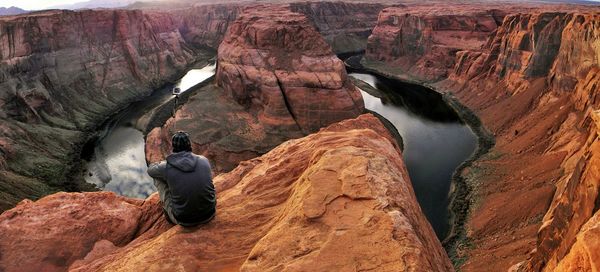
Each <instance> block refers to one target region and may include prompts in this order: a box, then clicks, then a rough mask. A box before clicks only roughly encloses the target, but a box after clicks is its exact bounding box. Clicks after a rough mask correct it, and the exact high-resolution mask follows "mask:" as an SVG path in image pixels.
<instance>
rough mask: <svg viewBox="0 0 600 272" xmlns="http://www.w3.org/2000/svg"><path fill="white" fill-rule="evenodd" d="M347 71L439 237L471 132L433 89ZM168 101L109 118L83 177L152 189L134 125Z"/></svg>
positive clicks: (204, 74)
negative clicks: (392, 144)
mask: <svg viewBox="0 0 600 272" xmlns="http://www.w3.org/2000/svg"><path fill="white" fill-rule="evenodd" d="M348 72H349V75H350V76H351V77H353V78H356V79H359V80H361V81H363V82H364V83H366V84H368V85H370V86H371V87H372V88H374V89H372V90H370V92H366V91H365V90H361V93H362V95H363V99H364V101H365V106H366V108H367V109H369V110H371V111H374V112H377V113H379V114H380V115H382V116H383V117H385V118H386V119H388V120H389V121H390V122H391V123H392V124H393V125H394V126H395V127H396V129H397V130H398V132H399V133H400V135H401V136H402V139H403V144H404V152H403V156H404V161H405V163H406V166H407V169H408V172H409V175H410V178H411V181H412V184H413V187H414V190H415V194H416V196H417V200H418V201H419V204H420V205H421V208H422V209H423V212H424V213H425V215H426V216H427V218H428V220H429V222H430V223H431V225H432V226H433V228H434V230H435V231H436V233H437V235H438V237H439V238H440V239H443V238H444V236H445V235H446V232H447V231H448V204H449V196H448V193H449V190H450V184H451V179H452V174H453V172H454V171H455V169H456V168H457V167H458V166H459V165H460V164H461V163H462V162H463V161H465V160H466V159H468V158H469V157H470V156H471V154H472V153H473V152H474V150H475V149H476V147H477V139H476V136H475V134H474V133H473V132H472V131H471V130H470V129H469V127H468V126H467V125H465V123H464V122H462V121H461V120H460V118H459V117H458V115H457V114H456V112H455V111H454V110H453V109H452V108H451V107H450V106H448V104H446V102H445V101H444V100H443V99H442V96H441V95H440V94H438V93H436V92H435V91H433V90H430V89H428V88H425V87H422V86H419V85H412V84H407V83H404V82H401V81H398V80H394V79H389V78H385V77H382V76H379V75H376V74H372V73H369V72H366V71H364V70H356V69H352V68H348ZM214 73H215V65H214V64H211V65H209V66H206V67H204V68H202V69H193V70H190V71H189V72H188V73H187V74H186V75H185V76H184V77H183V78H181V80H180V81H179V82H177V84H176V86H178V87H180V88H181V89H182V91H186V90H188V89H190V88H192V87H193V86H196V85H197V84H198V83H201V82H203V81H204V80H206V79H208V78H209V77H211V76H212V75H213V74H214ZM363 88H364V86H363ZM170 99H173V96H172V95H171V88H170V87H166V88H163V89H161V90H157V91H156V92H154V93H153V94H152V95H151V96H149V97H148V98H146V99H144V100H143V101H140V102H136V103H133V104H132V105H130V106H129V107H127V109H125V110H124V111H122V112H120V113H119V114H117V115H116V116H115V117H114V118H111V119H110V121H108V122H107V123H106V124H105V125H104V126H103V128H102V130H100V132H99V133H98V138H97V139H96V140H94V141H93V142H92V144H93V149H92V152H91V155H89V154H88V158H87V159H88V161H89V162H88V163H87V167H86V171H85V173H84V175H85V179H86V181H87V182H89V183H93V184H95V185H96V186H97V187H98V188H100V189H103V190H107V191H113V192H116V193H118V194H121V195H125V196H129V197H138V198H144V197H147V196H148V195H150V194H151V193H152V192H154V191H155V190H156V189H155V188H154V185H153V182H152V179H151V178H150V177H149V176H148V175H147V174H146V170H147V166H146V160H145V153H144V133H143V129H141V128H139V127H136V123H137V122H138V120H139V119H140V118H141V117H142V116H143V115H144V114H145V113H146V112H148V111H150V110H152V109H154V108H156V107H158V106H160V105H162V104H164V103H166V102H168V101H169V100H170Z"/></svg>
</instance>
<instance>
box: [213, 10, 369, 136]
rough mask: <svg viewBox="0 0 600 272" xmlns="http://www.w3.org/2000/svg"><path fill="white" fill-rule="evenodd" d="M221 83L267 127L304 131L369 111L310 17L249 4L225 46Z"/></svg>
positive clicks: (221, 54) (221, 48) (220, 55)
mask: <svg viewBox="0 0 600 272" xmlns="http://www.w3.org/2000/svg"><path fill="white" fill-rule="evenodd" d="M218 60H219V67H218V70H217V79H216V80H217V84H218V85H219V86H221V87H222V88H223V89H224V90H225V91H226V92H227V93H228V94H229V95H230V96H232V97H233V98H234V99H235V100H236V101H238V102H239V103H240V104H242V105H243V106H245V107H247V108H249V110H250V111H251V112H253V113H254V114H255V115H257V116H258V119H259V120H260V121H261V122H262V123H264V124H265V125H267V126H270V127H272V128H279V129H281V130H298V129H299V130H300V131H302V132H304V133H310V132H315V131H317V130H318V129H319V128H320V127H323V126H325V125H328V124H331V123H333V122H336V121H340V120H343V119H347V118H351V117H353V116H356V115H357V114H359V113H361V112H362V111H363V110H364V105H363V102H362V97H361V95H360V92H359V91H358V89H356V88H355V87H354V85H352V83H351V82H350V81H349V80H348V77H347V74H346V70H345V67H344V64H343V62H342V61H341V60H339V59H338V58H337V57H336V56H335V55H334V54H333V52H332V50H331V47H330V46H329V44H327V43H326V42H325V40H324V39H323V38H322V37H321V35H319V33H318V32H317V31H316V30H315V29H314V28H313V27H312V26H311V25H310V23H309V21H308V19H307V18H306V17H305V16H304V15H302V14H299V13H294V12H291V11H289V10H288V9H285V8H279V7H266V6H263V7H258V8H252V9H248V10H247V11H246V12H244V13H243V14H242V15H241V16H240V17H239V18H238V20H237V21H236V22H235V23H233V24H232V25H231V26H230V28H229V31H228V34H227V36H226V37H225V39H224V40H223V42H222V43H221V45H220V46H219V53H218Z"/></svg>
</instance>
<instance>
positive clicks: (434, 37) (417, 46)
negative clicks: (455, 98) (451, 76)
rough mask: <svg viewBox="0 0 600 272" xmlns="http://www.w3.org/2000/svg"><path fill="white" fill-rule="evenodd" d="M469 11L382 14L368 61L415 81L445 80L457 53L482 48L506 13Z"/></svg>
mask: <svg viewBox="0 0 600 272" xmlns="http://www.w3.org/2000/svg"><path fill="white" fill-rule="evenodd" d="M471 9H474V8H469V9H467V10H463V9H458V10H457V9H452V8H451V7H449V8H447V9H444V8H438V9H435V8H430V7H421V8H410V7H409V8H406V7H390V8H386V9H384V10H383V11H382V12H381V13H380V14H379V19H378V22H377V26H376V27H375V29H373V35H371V36H370V37H369V45H368V47H367V51H366V54H365V58H366V60H369V61H382V62H385V63H386V64H387V65H393V66H394V67H395V68H397V69H399V71H401V73H403V74H405V75H406V76H407V77H409V78H414V79H415V80H425V81H438V80H440V79H443V78H446V77H447V76H448V72H449V71H450V70H452V68H453V67H454V65H455V61H456V52H458V51H459V50H464V49H471V48H472V49H476V48H480V47H481V46H482V45H483V44H484V43H485V42H486V41H487V38H488V36H489V35H490V33H492V32H493V31H494V30H496V27H497V24H498V23H499V22H498V20H499V19H501V18H502V16H503V12H501V11H499V10H478V9H474V10H471Z"/></svg>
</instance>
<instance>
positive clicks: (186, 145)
mask: <svg viewBox="0 0 600 272" xmlns="http://www.w3.org/2000/svg"><path fill="white" fill-rule="evenodd" d="M171 142H172V143H173V153H177V152H181V151H190V152H191V151H192V144H191V142H190V136H189V135H188V134H187V132H185V131H178V132H177V133H175V134H174V135H173V138H172V139H171Z"/></svg>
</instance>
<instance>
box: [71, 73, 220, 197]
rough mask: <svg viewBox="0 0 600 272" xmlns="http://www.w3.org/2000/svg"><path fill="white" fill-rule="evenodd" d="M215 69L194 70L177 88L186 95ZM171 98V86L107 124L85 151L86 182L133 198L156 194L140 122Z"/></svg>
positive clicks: (128, 108)
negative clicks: (149, 171) (147, 171)
mask: <svg viewBox="0 0 600 272" xmlns="http://www.w3.org/2000/svg"><path fill="white" fill-rule="evenodd" d="M215 67H216V66H215V65H214V64H210V65H208V66H206V67H204V68H202V69H191V70H190V71H189V72H188V73H187V74H186V75H185V76H183V77H182V78H181V79H180V80H179V81H178V82H177V83H176V84H175V85H174V86H173V87H178V88H180V89H181V91H182V92H185V91H187V90H189V89H190V88H192V87H194V86H196V85H197V84H199V83H201V82H203V81H205V80H207V79H208V78H210V77H211V76H212V75H214V73H215ZM171 99H173V95H172V94H171V86H169V87H165V88H162V89H159V90H156V91H155V92H154V93H153V94H152V95H151V96H149V97H147V98H145V99H144V100H142V101H139V102H135V103H132V104H131V105H129V106H128V107H127V108H126V109H125V110H123V111H121V112H120V113H118V114H116V116H115V117H113V118H111V119H110V120H109V121H108V122H106V124H105V125H104V126H103V127H102V129H101V130H100V132H99V133H98V136H97V137H96V139H94V140H92V141H91V142H90V146H91V148H88V149H89V150H87V152H86V150H85V148H84V154H82V156H83V157H84V159H86V160H87V161H88V162H87V165H86V167H85V172H84V173H83V175H84V177H85V180H86V181H87V182H89V183H92V184H95V185H96V187H98V188H100V189H102V190H105V191H112V192H115V193H117V194H120V195H124V196H129V197H139V198H145V197H147V196H148V195H150V194H151V193H152V192H154V191H156V188H154V185H153V182H152V178H150V176H148V175H147V174H146V170H147V165H146V156H145V151H144V145H145V141H144V133H143V130H144V129H143V128H142V127H140V125H139V124H138V122H139V120H140V119H141V118H142V117H143V116H144V115H145V114H146V113H147V112H149V111H151V110H153V109H155V108H157V107H159V106H161V105H163V104H165V103H167V102H168V101H169V100H171ZM86 153H87V154H86Z"/></svg>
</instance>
